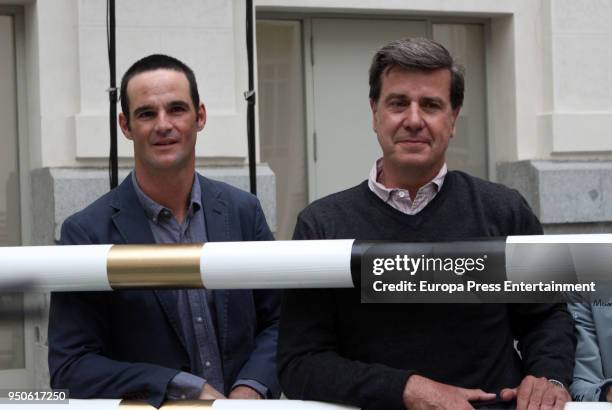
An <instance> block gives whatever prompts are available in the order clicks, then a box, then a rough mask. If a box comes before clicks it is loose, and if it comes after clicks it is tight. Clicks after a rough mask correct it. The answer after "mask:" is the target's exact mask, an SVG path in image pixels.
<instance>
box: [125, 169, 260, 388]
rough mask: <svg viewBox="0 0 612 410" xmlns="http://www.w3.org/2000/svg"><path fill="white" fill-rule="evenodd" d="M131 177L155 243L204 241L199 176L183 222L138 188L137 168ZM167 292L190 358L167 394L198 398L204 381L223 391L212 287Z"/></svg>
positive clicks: (253, 383) (249, 382)
mask: <svg viewBox="0 0 612 410" xmlns="http://www.w3.org/2000/svg"><path fill="white" fill-rule="evenodd" d="M131 178H132V184H133V185H134V189H135V191H136V195H137V196H138V200H139V201H140V203H141V204H142V207H143V208H144V211H145V215H146V216H147V219H148V221H149V227H150V228H151V231H152V233H153V238H154V239H155V242H156V243H203V242H206V239H207V238H206V225H205V219H204V211H203V209H202V191H201V188H200V182H199V179H198V178H197V177H196V176H195V174H194V179H193V186H192V188H191V195H190V199H189V203H188V204H187V213H186V216H185V220H184V221H183V222H182V223H179V222H178V221H177V220H176V218H175V217H174V215H173V214H172V211H171V210H170V209H168V208H166V207H164V206H162V205H160V204H158V203H157V202H155V201H153V200H152V199H151V198H149V197H148V196H147V195H146V194H145V193H144V192H143V191H142V189H140V186H139V185H138V182H137V181H136V172H132V177H131ZM170 292H176V296H177V306H178V311H179V317H180V325H181V331H182V336H183V339H184V340H185V344H186V347H187V352H188V354H189V358H190V365H191V373H187V372H180V373H178V374H177V375H176V376H175V377H174V378H173V379H172V380H171V381H170V384H169V386H168V390H167V394H166V395H167V397H168V398H169V399H194V398H198V397H199V395H200V392H201V390H202V387H203V386H204V383H208V384H210V385H211V386H212V387H214V388H215V389H216V390H218V391H220V392H224V391H225V386H224V381H223V367H222V363H221V355H220V353H219V346H218V343H217V335H216V328H217V323H216V315H215V314H214V312H215V301H214V293H213V291H211V290H205V289H179V290H173V291H170ZM237 385H247V386H249V387H251V388H253V389H255V390H256V391H257V392H258V393H259V394H260V395H261V396H262V397H266V395H267V388H266V387H265V386H263V385H261V384H260V383H258V382H256V381H254V380H237V381H236V383H234V385H233V386H232V388H233V387H235V386H237Z"/></svg>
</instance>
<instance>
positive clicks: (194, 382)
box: [49, 55, 279, 407]
mask: <svg viewBox="0 0 612 410" xmlns="http://www.w3.org/2000/svg"><path fill="white" fill-rule="evenodd" d="M121 107H122V113H121V114H120V116H119V123H120V125H121V129H122V131H123V133H124V135H125V136H126V137H127V138H128V139H130V140H132V141H133V143H134V163H135V166H134V171H133V172H132V173H131V174H130V175H129V176H128V177H127V178H126V179H125V180H124V181H123V182H122V183H121V185H120V186H119V187H117V188H116V189H114V190H112V191H111V192H109V193H107V194H105V195H103V196H102V197H101V198H99V199H98V200H97V201H95V202H94V203H93V204H91V205H89V206H88V207H87V208H85V209H84V210H82V211H80V212H78V213H76V214H74V215H72V216H71V217H70V218H68V219H67V220H66V221H65V222H64V224H63V226H62V232H61V243H62V244H105V243H112V244H148V243H198V242H206V241H255V240H273V237H272V234H271V232H270V230H269V228H268V225H267V223H266V220H265V217H264V215H263V212H262V209H261V206H260V204H259V201H258V200H257V198H255V197H254V196H252V195H250V194H248V193H246V192H243V191H240V190H238V189H236V188H233V187H231V186H229V185H227V184H224V183H221V182H216V181H212V180H209V179H207V178H204V177H202V176H200V175H199V174H197V173H196V172H195V142H196V135H197V132H198V131H201V130H202V129H203V128H204V124H205V122H206V111H205V108H204V105H203V104H202V103H201V102H200V100H199V95H198V91H197V84H196V81H195V76H194V74H193V72H192V71H191V69H190V68H189V67H187V66H186V65H185V64H183V63H182V62H180V61H178V60H176V59H174V58H172V57H168V56H163V55H151V56H148V57H145V58H143V59H141V60H139V61H137V62H136V63H134V65H132V67H130V69H128V71H127V72H126V74H125V75H124V77H123V79H122V83H121ZM236 257H240V255H236ZM278 315H279V294H278V293H277V292H276V291H267V290H253V291H252V290H231V291H230V290H216V291H210V290H203V289H189V290H186V289H178V290H155V291H152V290H122V291H114V292H75V293H54V294H52V296H51V309H50V317H49V371H50V374H51V385H52V387H53V388H62V389H69V390H70V397H72V398H92V397H98V398H136V399H144V400H147V401H148V402H149V403H150V404H152V405H154V406H156V407H159V406H160V405H161V403H162V402H163V401H164V400H165V399H196V398H201V399H215V398H223V397H226V396H227V397H228V398H236V399H240V398H246V399H258V398H268V397H276V396H278V394H279V386H278V382H277V380H276V365H275V362H276V357H275V354H276V339H277V326H278Z"/></svg>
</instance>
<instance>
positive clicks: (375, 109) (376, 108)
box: [370, 98, 378, 132]
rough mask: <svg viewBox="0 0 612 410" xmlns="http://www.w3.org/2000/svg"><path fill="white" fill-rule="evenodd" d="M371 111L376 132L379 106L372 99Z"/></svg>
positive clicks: (373, 127)
mask: <svg viewBox="0 0 612 410" xmlns="http://www.w3.org/2000/svg"><path fill="white" fill-rule="evenodd" d="M370 109H371V110H372V129H373V130H374V132H376V113H377V112H378V104H377V103H376V101H374V100H373V99H371V98H370Z"/></svg>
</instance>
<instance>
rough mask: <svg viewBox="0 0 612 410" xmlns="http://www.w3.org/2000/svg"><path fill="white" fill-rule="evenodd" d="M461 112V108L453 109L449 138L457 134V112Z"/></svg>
mask: <svg viewBox="0 0 612 410" xmlns="http://www.w3.org/2000/svg"><path fill="white" fill-rule="evenodd" d="M460 111H461V107H457V108H455V109H453V131H452V133H451V135H450V136H451V138H452V137H454V136H455V133H456V132H457V119H458V118H459V112H460Z"/></svg>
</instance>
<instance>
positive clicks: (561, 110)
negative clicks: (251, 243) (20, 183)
mask: <svg viewBox="0 0 612 410" xmlns="http://www.w3.org/2000/svg"><path fill="white" fill-rule="evenodd" d="M15 3H17V4H19V3H21V4H23V5H24V8H25V14H24V16H25V28H24V39H23V40H24V44H25V56H26V59H25V60H26V67H25V68H26V83H27V87H26V91H27V134H28V140H29V146H30V163H31V167H32V168H39V167H58V166H83V165H103V164H105V158H106V156H107V152H108V120H107V118H108V114H107V112H108V103H107V99H108V98H107V94H106V92H105V90H106V88H107V87H108V64H107V55H106V41H105V2H104V1H99V0H53V1H48V0H38V1H34V0H32V1H25V0H23V1H9V0H0V4H15ZM255 4H256V7H257V10H258V11H270V10H274V11H284V12H291V13H302V14H303V15H312V14H315V13H336V15H338V14H341V15H351V14H356V15H368V16H375V15H380V14H384V15H389V14H393V15H398V16H399V15H404V16H410V15H413V16H414V15H422V16H434V17H435V16H453V17H471V18H481V19H484V20H485V21H487V22H488V36H487V53H488V73H487V85H488V87H487V90H488V108H489V135H490V140H491V153H490V154H491V155H490V156H491V159H492V161H491V162H492V164H493V165H494V164H495V163H496V162H500V161H516V160H524V159H550V158H553V159H554V158H562V159H568V158H574V159H576V158H577V159H584V158H597V159H612V138H610V136H609V135H608V130H610V129H612V92H610V90H612V70H610V69H609V68H608V65H609V64H610V63H612V48H610V47H608V45H609V44H610V43H611V40H612V29H611V28H610V25H609V22H610V21H612V2H610V1H608V0H581V1H579V2H576V1H573V0H508V1H490V0H462V1H456V0H410V1H408V0H377V1H374V0H353V1H351V2H347V1H345V0H256V1H255ZM348 5H350V6H348ZM244 7H245V6H244V1H242V0H231V1H228V0H172V1H170V0H163V1H162V0H151V1H147V0H131V1H129V2H118V3H117V73H118V77H119V78H118V79H120V77H121V74H122V73H123V72H124V70H125V69H126V68H127V67H128V66H129V64H131V63H132V62H133V61H134V60H135V59H137V58H139V57H141V56H144V55H146V54H148V53H152V52H165V53H169V54H172V55H174V56H177V57H178V58H180V59H183V60H184V61H186V62H187V63H188V64H189V65H191V66H192V67H193V68H194V70H195V72H196V76H197V78H198V80H199V82H200V91H201V95H202V98H203V100H204V101H205V103H206V104H207V108H208V114H209V121H208V124H207V126H206V128H205V130H204V131H203V133H202V134H201V135H200V142H199V144H198V147H197V150H198V156H199V157H200V158H205V160H206V161H208V163H210V161H212V160H217V161H218V160H221V161H223V160H226V161H230V162H232V161H233V162H239V163H242V162H243V160H244V157H245V156H246V126H245V122H246V121H245V111H246V109H245V105H246V104H245V101H244V98H243V96H242V92H243V91H245V90H246V89H247V67H246V47H245V41H244V33H245V24H244V14H245V10H244ZM119 141H120V148H119V153H120V156H122V157H126V158H128V157H130V156H131V147H130V145H129V144H128V143H127V141H126V140H124V139H123V137H122V136H121V135H119Z"/></svg>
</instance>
